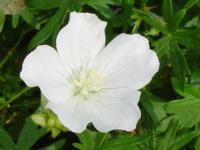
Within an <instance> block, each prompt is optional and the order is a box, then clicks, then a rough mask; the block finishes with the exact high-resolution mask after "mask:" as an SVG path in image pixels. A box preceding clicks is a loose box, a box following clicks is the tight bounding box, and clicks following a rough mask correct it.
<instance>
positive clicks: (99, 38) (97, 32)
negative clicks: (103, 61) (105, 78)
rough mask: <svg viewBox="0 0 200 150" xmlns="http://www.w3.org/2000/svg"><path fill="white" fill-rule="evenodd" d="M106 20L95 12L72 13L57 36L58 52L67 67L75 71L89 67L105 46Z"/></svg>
mask: <svg viewBox="0 0 200 150" xmlns="http://www.w3.org/2000/svg"><path fill="white" fill-rule="evenodd" d="M105 27H106V22H103V21H101V20H100V19H98V18H97V16H96V15H94V14H89V13H76V12H72V13H71V14H70V19H69V23H68V25H66V26H65V27H64V28H63V29H62V30H61V31H60V32H59V34H58V36H57V40H56V42H57V49H58V53H59V55H60V57H61V59H62V61H63V63H64V64H65V66H66V67H68V68H70V69H72V70H73V71H77V70H78V71H79V70H80V69H81V68H86V67H89V66H90V65H91V64H93V62H94V60H95V58H96V56H97V55H98V54H99V52H100V51H101V50H102V48H104V46H105V31H104V30H105Z"/></svg>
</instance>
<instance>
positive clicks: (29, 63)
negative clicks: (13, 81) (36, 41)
mask: <svg viewBox="0 0 200 150" xmlns="http://www.w3.org/2000/svg"><path fill="white" fill-rule="evenodd" d="M20 77H21V79H22V80H23V81H24V82H25V83H26V84H27V85H28V86H30V87H34V86H39V87H40V89H41V91H42V93H43V94H44V96H45V97H47V99H48V100H50V101H54V100H64V98H65V97H66V96H65V95H66V94H65V93H67V91H69V86H68V80H67V79H68V78H69V77H68V73H67V72H66V71H65V70H64V67H63V66H62V65H61V64H60V60H59V57H58V54H57V52H56V51H55V50H54V49H53V48H52V47H49V46H47V45H42V46H38V47H37V48H36V49H35V50H34V51H32V52H31V53H30V54H29V55H28V56H27V57H26V58H25V60H24V62H23V66H22V71H21V73H20Z"/></svg>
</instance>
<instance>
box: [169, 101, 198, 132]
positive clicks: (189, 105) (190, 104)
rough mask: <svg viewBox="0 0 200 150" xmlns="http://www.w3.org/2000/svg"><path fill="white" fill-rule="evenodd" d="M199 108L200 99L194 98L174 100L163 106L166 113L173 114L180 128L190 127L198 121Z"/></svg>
mask: <svg viewBox="0 0 200 150" xmlns="http://www.w3.org/2000/svg"><path fill="white" fill-rule="evenodd" d="M199 108H200V100H199V99H196V98H185V99H181V100H174V101H171V102H169V103H168V104H167V105H166V106H165V110H166V111H167V113H169V114H171V115H173V116H174V118H175V119H176V120H178V121H179V124H180V126H181V127H182V128H183V127H188V128H191V127H193V126H194V125H196V124H197V123H199V122H200V114H199Z"/></svg>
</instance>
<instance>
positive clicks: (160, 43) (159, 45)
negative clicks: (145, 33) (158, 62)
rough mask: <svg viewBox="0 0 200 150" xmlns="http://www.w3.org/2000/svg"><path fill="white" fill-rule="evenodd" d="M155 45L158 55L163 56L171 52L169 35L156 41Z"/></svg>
mask: <svg viewBox="0 0 200 150" xmlns="http://www.w3.org/2000/svg"><path fill="white" fill-rule="evenodd" d="M153 46H154V47H155V50H156V53H157V55H158V57H159V58H161V57H162V56H164V55H166V54H168V53H169V52H170V38H169V37H168V36H164V37H162V38H160V39H159V40H157V41H155V42H154V43H153Z"/></svg>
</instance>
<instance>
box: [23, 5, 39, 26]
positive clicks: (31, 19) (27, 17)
mask: <svg viewBox="0 0 200 150" xmlns="http://www.w3.org/2000/svg"><path fill="white" fill-rule="evenodd" d="M20 15H21V17H22V18H23V20H24V21H25V22H27V23H28V24H30V25H31V26H33V27H34V28H35V29H37V30H39V29H40V24H39V23H38V21H37V20H36V18H35V16H34V15H33V14H32V12H31V11H30V9H29V8H25V9H24V10H23V11H22V12H21V13H20Z"/></svg>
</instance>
